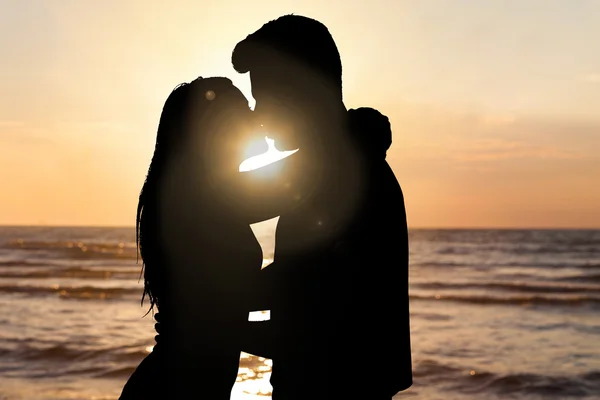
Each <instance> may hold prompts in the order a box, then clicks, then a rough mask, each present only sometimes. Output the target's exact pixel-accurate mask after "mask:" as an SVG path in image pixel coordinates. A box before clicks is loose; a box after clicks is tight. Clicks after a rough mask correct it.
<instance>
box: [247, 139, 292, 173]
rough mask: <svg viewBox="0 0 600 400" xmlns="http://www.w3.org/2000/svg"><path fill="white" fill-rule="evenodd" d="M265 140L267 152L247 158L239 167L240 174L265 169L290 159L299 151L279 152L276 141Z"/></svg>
mask: <svg viewBox="0 0 600 400" xmlns="http://www.w3.org/2000/svg"><path fill="white" fill-rule="evenodd" d="M265 140H266V141H267V145H268V146H269V149H268V150H267V152H266V153H263V154H259V155H257V156H254V157H250V158H247V159H246V160H244V161H242V163H241V164H240V167H239V171H240V172H247V171H252V170H255V169H258V168H261V167H264V166H266V165H269V164H271V163H274V162H276V161H279V160H282V159H284V158H286V157H289V156H291V155H292V154H294V153H295V152H297V151H298V149H296V150H289V151H279V150H277V149H276V148H275V140H273V139H271V138H269V137H268V136H265Z"/></svg>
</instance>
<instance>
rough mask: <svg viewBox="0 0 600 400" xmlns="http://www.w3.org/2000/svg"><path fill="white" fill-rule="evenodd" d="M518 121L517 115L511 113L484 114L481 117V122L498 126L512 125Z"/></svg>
mask: <svg viewBox="0 0 600 400" xmlns="http://www.w3.org/2000/svg"><path fill="white" fill-rule="evenodd" d="M516 121H517V117H515V116H514V115H509V114H504V115H503V114H497V115H494V114H491V115H484V116H483V117H481V123H483V124H484V125H492V126H498V125H511V124H514V123H515V122H516Z"/></svg>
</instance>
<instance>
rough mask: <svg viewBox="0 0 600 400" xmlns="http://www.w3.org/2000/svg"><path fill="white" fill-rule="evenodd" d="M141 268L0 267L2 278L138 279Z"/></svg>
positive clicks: (0, 265)
mask: <svg viewBox="0 0 600 400" xmlns="http://www.w3.org/2000/svg"><path fill="white" fill-rule="evenodd" d="M2 266H3V264H2V263H1V262H0V268H1V267H2ZM30 266H34V265H30ZM35 266H37V265H35ZM44 267H48V266H44ZM140 270H141V269H138V268H135V269H127V268H98V267H62V268H43V269H37V270H29V271H28V270H27V269H20V268H19V269H17V268H14V269H8V270H6V269H5V270H2V269H0V278H31V279H40V278H78V279H137V278H139V277H140Z"/></svg>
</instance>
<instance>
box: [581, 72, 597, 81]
mask: <svg viewBox="0 0 600 400" xmlns="http://www.w3.org/2000/svg"><path fill="white" fill-rule="evenodd" d="M584 79H585V81H586V82H590V83H600V73H592V74H588V75H586V76H585V78H584Z"/></svg>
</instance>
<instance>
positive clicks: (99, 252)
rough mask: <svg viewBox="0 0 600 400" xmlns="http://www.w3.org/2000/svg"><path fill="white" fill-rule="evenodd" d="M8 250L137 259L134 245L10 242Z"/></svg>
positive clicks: (71, 257)
mask: <svg viewBox="0 0 600 400" xmlns="http://www.w3.org/2000/svg"><path fill="white" fill-rule="evenodd" d="M3 248H5V249H9V250H28V251H47V252H52V253H56V254H58V255H61V256H62V257H64V258H69V259H137V258H138V252H137V248H136V246H135V243H124V242H89V243H84V242H76V241H33V240H32V241H26V240H23V239H17V240H11V241H9V242H7V243H6V244H5V245H4V246H3Z"/></svg>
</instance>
